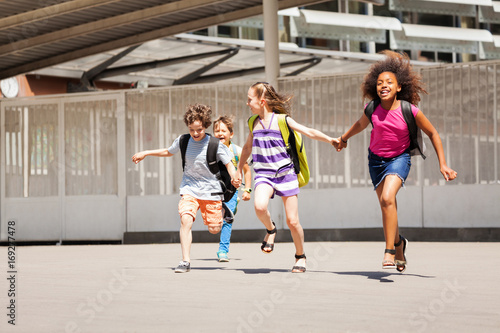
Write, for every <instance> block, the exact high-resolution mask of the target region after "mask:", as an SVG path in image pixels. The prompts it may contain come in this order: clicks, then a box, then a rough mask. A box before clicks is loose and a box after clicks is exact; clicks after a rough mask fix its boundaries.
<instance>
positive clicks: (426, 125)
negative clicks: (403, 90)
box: [415, 111, 457, 181]
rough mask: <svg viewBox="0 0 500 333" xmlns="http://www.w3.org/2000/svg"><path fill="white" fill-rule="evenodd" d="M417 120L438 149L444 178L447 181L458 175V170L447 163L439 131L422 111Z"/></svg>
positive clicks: (437, 152)
mask: <svg viewBox="0 0 500 333" xmlns="http://www.w3.org/2000/svg"><path fill="white" fill-rule="evenodd" d="M415 121H416V123H417V126H418V127H419V128H420V129H421V130H422V131H424V133H425V134H426V135H427V136H428V137H429V139H430V140H431V142H432V145H433V146H434V150H435V151H436V154H437V157H438V160H439V170H440V171H441V174H442V175H443V177H444V179H446V180H447V181H449V180H453V179H455V178H456V177H457V172H456V171H455V170H453V169H451V168H450V167H448V165H446V158H445V156H444V150H443V143H442V142H441V137H440V136H439V133H438V132H437V131H436V129H435V128H434V126H433V125H432V124H431V122H430V121H429V120H428V119H427V117H426V116H425V115H424V114H423V112H422V111H419V112H418V113H417V116H416V117H415Z"/></svg>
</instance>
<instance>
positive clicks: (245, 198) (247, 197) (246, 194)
mask: <svg viewBox="0 0 500 333" xmlns="http://www.w3.org/2000/svg"><path fill="white" fill-rule="evenodd" d="M251 196H252V195H251V194H250V193H248V192H247V191H243V194H242V195H241V199H242V200H243V201H248V200H250V197H251Z"/></svg>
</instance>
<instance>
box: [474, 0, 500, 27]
mask: <svg viewBox="0 0 500 333" xmlns="http://www.w3.org/2000/svg"><path fill="white" fill-rule="evenodd" d="M492 3H493V6H491V7H483V6H481V7H479V15H478V16H479V22H484V23H495V24H500V1H492Z"/></svg>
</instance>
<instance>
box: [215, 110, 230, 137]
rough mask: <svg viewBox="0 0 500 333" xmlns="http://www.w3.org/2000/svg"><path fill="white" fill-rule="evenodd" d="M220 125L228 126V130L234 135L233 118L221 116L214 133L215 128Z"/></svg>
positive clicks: (216, 121)
mask: <svg viewBox="0 0 500 333" xmlns="http://www.w3.org/2000/svg"><path fill="white" fill-rule="evenodd" d="M219 123H223V124H224V125H226V127H227V129H228V130H229V133H231V134H233V116H226V115H223V116H220V117H219V118H217V119H216V120H215V121H214V131H215V127H216V126H218V125H219Z"/></svg>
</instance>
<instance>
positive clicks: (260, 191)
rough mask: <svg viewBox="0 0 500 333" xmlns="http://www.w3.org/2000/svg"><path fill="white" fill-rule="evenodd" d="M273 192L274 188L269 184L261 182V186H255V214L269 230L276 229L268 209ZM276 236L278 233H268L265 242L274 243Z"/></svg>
mask: <svg viewBox="0 0 500 333" xmlns="http://www.w3.org/2000/svg"><path fill="white" fill-rule="evenodd" d="M273 192H274V190H273V188H272V187H271V186H269V185H267V184H259V186H257V187H256V188H255V197H254V198H255V199H254V208H255V214H256V215H257V218H258V219H259V220H260V222H262V224H263V225H264V227H265V228H266V229H267V230H272V229H274V225H273V222H272V220H271V214H270V213H269V210H268V206H269V200H270V199H271V196H272V195H273ZM275 237H276V234H267V233H266V236H265V238H264V242H267V243H270V244H274V239H275Z"/></svg>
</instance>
